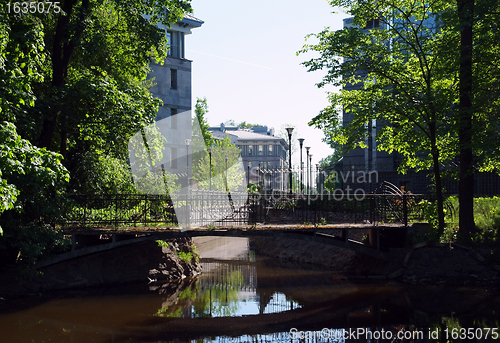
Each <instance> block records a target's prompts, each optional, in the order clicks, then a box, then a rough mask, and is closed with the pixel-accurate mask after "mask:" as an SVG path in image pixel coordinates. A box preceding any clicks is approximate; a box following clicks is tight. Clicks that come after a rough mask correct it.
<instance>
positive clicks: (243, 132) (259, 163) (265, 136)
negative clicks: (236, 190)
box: [209, 124, 288, 191]
mask: <svg viewBox="0 0 500 343" xmlns="http://www.w3.org/2000/svg"><path fill="white" fill-rule="evenodd" d="M209 131H210V132H211V133H212V135H213V137H214V138H215V139H224V138H225V135H226V134H227V135H228V136H229V138H230V139H231V143H232V144H234V145H236V146H237V147H238V148H240V149H241V158H242V160H243V166H244V168H245V173H247V175H246V177H247V179H248V180H250V182H252V183H255V184H260V185H261V186H262V187H263V188H264V189H266V190H270V189H275V190H282V191H284V190H286V189H287V185H288V184H287V180H288V179H287V177H288V162H287V152H288V143H287V142H286V141H285V139H283V138H281V137H276V136H274V129H272V128H268V127H267V126H254V127H253V128H251V129H240V128H238V127H236V126H225V125H224V124H221V125H220V126H218V127H211V128H209ZM248 163H250V168H248ZM248 171H250V175H248Z"/></svg>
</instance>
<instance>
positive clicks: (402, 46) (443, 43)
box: [300, 0, 500, 233]
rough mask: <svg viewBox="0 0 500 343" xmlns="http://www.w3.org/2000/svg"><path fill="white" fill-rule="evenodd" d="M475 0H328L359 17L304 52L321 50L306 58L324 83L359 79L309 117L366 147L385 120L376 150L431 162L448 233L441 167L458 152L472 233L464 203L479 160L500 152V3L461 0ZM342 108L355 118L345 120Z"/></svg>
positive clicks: (336, 137) (419, 166) (481, 164)
mask: <svg viewBox="0 0 500 343" xmlns="http://www.w3.org/2000/svg"><path fill="white" fill-rule="evenodd" d="M471 1H472V2H473V3H474V1H473V0H466V1H458V5H461V6H462V7H460V6H458V5H457V3H453V2H448V1H440V0H438V1H424V2H414V1H407V0H398V1H362V2H358V1H345V0H338V1H330V3H331V5H332V6H340V7H343V8H345V9H346V11H347V13H349V14H351V15H352V16H353V26H352V27H347V28H344V29H343V30H338V31H330V30H329V29H328V28H327V29H325V30H324V31H322V32H320V33H318V34H316V35H310V36H309V37H308V39H310V38H315V39H317V43H315V44H307V45H305V46H304V47H303V49H302V50H301V51H300V52H308V51H315V52H317V53H319V57H317V58H313V59H311V60H309V61H306V62H304V63H303V64H304V65H305V66H306V67H307V68H308V70H309V71H315V70H325V71H326V75H325V76H324V77H323V80H322V81H321V82H320V83H319V84H318V85H319V86H320V87H322V86H324V85H327V84H331V85H334V86H337V87H345V86H351V87H352V86H355V87H354V88H351V89H345V88H342V89H341V90H340V91H339V92H331V93H329V102H330V106H329V107H327V108H325V109H324V110H323V111H321V112H320V114H319V115H317V116H316V117H315V118H313V119H312V120H311V122H310V125H314V126H316V127H318V128H321V129H323V130H324V132H325V133H326V134H327V136H328V138H330V139H331V140H332V141H334V142H338V143H341V144H343V145H344V146H345V147H346V149H347V150H350V149H354V148H356V147H365V144H364V138H365V137H368V136H369V135H370V134H371V126H372V125H373V123H374V122H379V123H380V122H381V123H384V126H383V128H382V129H381V130H379V132H378V133H377V140H378V142H379V144H378V149H379V150H384V151H387V152H389V153H392V152H393V151H396V152H398V153H399V154H401V155H402V156H403V157H404V161H403V163H402V164H401V166H400V172H405V171H406V170H408V169H410V168H411V169H415V170H417V171H418V170H424V171H425V170H431V171H432V176H433V180H434V186H435V187H434V190H435V192H436V196H437V207H438V217H439V218H438V221H437V222H438V225H439V228H440V231H441V232H443V230H444V198H443V194H442V189H443V187H442V171H443V166H450V165H454V163H455V162H457V161H460V163H459V164H460V168H461V170H460V180H461V185H464V186H461V188H460V189H461V191H460V192H461V196H460V199H461V217H463V218H464V219H467V218H468V219H469V220H468V221H464V225H462V226H464V228H463V231H464V232H466V233H467V232H468V230H471V229H473V226H474V222H473V220H472V221H471V220H470V219H471V218H473V212H472V207H470V208H468V207H467V206H466V205H467V204H472V195H473V188H472V184H473V172H474V168H475V169H476V170H494V169H495V168H497V167H498V162H499V161H500V160H499V159H498V155H497V152H496V148H493V147H492V145H491V143H493V142H495V143H498V141H499V139H500V137H499V135H498V124H499V119H500V118H499V116H498V109H499V107H498V104H499V99H500V96H499V93H498V87H496V85H497V84H498V79H499V75H500V69H499V68H498V60H499V57H500V54H499V53H500V45H499V42H500V39H499V38H500V37H499V36H498V35H499V30H498V29H497V24H496V23H498V19H499V17H498V15H499V11H498V3H497V2H492V1H489V0H482V1H475V3H476V9H475V10H472V12H471V9H470V7H466V6H465V7H464V4H460V3H464V2H468V3H470V2H471ZM467 11H469V12H471V13H469V12H467ZM467 16H469V17H467ZM464 18H465V19H464ZM467 18H469V19H470V20H467ZM471 20H472V21H473V23H471ZM375 23H377V24H378V25H377V24H375ZM472 24H473V25H474V29H475V31H474V37H473V38H474V42H475V43H476V42H477V44H476V45H474V49H473V51H472V55H473V68H472V71H473V75H472V77H473V81H474V82H473V84H474V88H472V87H471V86H470V82H469V84H467V85H466V86H464V85H465V83H467V82H466V81H467V80H468V79H467V77H468V76H467V73H466V72H465V69H466V68H465V66H464V64H466V63H468V62H470V54H469V55H467V51H469V50H470V49H472V46H471V45H470V43H467V42H465V41H464V34H465V31H466V28H467V27H468V26H467V25H469V26H470V25H472ZM486 42H488V43H486ZM467 44H469V45H467ZM467 49H469V50H467ZM469 52H470V51H469ZM464 94H465V95H467V94H468V96H469V98H471V99H472V100H471V103H470V104H467V100H466V98H467V97H465V96H464ZM343 113H345V115H346V116H347V117H348V118H350V119H352V120H351V122H350V123H349V125H347V126H344V125H343V119H342V115H343ZM486 137H487V138H486ZM488 140H489V142H490V143H487V141H488ZM496 146H498V145H497V144H495V147H496ZM472 152H473V153H474V161H472V159H471V158H470V156H472V155H471V154H472ZM473 163H474V164H473ZM473 167H474V168H473ZM496 170H498V169H496ZM454 176H455V177H457V176H458V172H457V173H455V174H454ZM466 178H467V179H466ZM471 178H472V183H471ZM464 181H465V182H466V183H467V184H466V185H465V184H464ZM471 189H472V191H471ZM464 209H467V211H463V210H464Z"/></svg>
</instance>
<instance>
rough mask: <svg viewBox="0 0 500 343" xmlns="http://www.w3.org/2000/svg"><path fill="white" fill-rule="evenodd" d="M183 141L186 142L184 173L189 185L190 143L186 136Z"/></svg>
mask: <svg viewBox="0 0 500 343" xmlns="http://www.w3.org/2000/svg"><path fill="white" fill-rule="evenodd" d="M184 142H185V143H186V175H187V185H188V187H189V144H190V143H191V140H190V139H188V138H186V139H185V140H184Z"/></svg>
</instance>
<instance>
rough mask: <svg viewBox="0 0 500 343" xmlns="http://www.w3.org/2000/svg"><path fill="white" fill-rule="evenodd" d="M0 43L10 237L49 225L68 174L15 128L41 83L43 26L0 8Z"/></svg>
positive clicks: (0, 185) (1, 185) (4, 215)
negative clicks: (37, 223) (39, 223)
mask: <svg viewBox="0 0 500 343" xmlns="http://www.w3.org/2000/svg"><path fill="white" fill-rule="evenodd" d="M0 37H1V38H0V85H1V87H0V217H1V219H2V220H1V222H2V224H3V227H4V229H5V230H6V233H7V236H12V235H13V230H16V229H18V228H19V227H20V226H22V225H25V224H26V223H28V222H29V221H32V220H39V219H40V218H44V220H46V221H51V220H53V217H54V215H55V214H56V213H57V208H58V204H57V203H56V201H55V200H54V199H53V197H54V195H56V194H59V192H60V191H61V190H62V187H63V184H64V183H65V181H67V180H68V174H67V171H66V169H65V168H64V167H63V166H62V164H61V159H62V157H61V156H60V155H58V154H55V153H53V152H49V151H47V150H45V149H39V148H37V147H36V146H34V145H33V144H31V143H30V142H29V141H28V140H26V139H23V138H22V137H21V136H20V135H19V133H18V131H19V128H18V127H16V125H15V124H14V122H15V121H16V118H17V117H19V116H22V115H24V114H25V113H26V112H27V111H28V110H29V109H30V108H32V107H33V106H34V104H35V99H36V98H35V95H34V93H33V87H32V84H33V83H37V82H42V81H43V73H42V72H43V64H44V61H45V59H44V54H43V50H44V41H43V24H42V22H41V20H40V19H39V18H38V17H37V16H36V15H31V14H26V15H25V16H23V17H22V18H21V17H19V16H16V15H13V14H9V13H8V12H7V8H6V4H4V3H0ZM22 124H23V123H19V125H18V126H21V127H22ZM8 210H10V211H8ZM6 211H7V212H6ZM13 220H17V222H15V223H14V222H13ZM2 230H3V229H2V228H1V227H0V233H2V232H3V231H2ZM9 231H10V232H9ZM9 244H10V241H8V240H7V241H4V242H2V243H0V245H4V246H5V245H9Z"/></svg>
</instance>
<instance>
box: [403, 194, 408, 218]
mask: <svg viewBox="0 0 500 343" xmlns="http://www.w3.org/2000/svg"><path fill="white" fill-rule="evenodd" d="M407 202H408V195H407V194H406V193H403V224H404V226H408V203H407Z"/></svg>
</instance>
